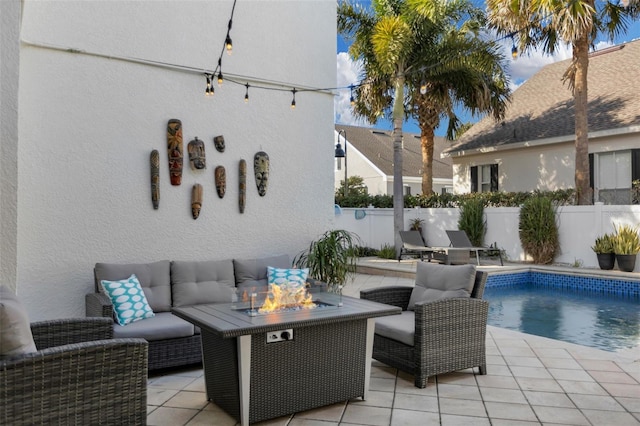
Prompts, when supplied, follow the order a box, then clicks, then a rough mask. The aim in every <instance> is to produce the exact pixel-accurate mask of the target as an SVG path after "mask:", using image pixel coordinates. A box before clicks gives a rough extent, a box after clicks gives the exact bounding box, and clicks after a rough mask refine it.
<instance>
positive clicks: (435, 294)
mask: <svg viewBox="0 0 640 426" xmlns="http://www.w3.org/2000/svg"><path fill="white" fill-rule="evenodd" d="M475 278H476V267H475V266H474V265H438V264H435V263H430V262H418V263H417V265H416V285H415V287H414V288H413V291H412V292H411V298H410V299H409V306H408V308H407V309H409V310H413V307H414V305H415V304H416V303H420V302H432V301H434V300H439V299H447V298H452V297H470V296H471V291H472V290H473V285H474V282H475Z"/></svg>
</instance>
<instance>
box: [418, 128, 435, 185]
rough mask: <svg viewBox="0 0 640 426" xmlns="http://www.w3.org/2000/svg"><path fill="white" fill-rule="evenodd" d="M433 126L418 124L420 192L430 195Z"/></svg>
mask: <svg viewBox="0 0 640 426" xmlns="http://www.w3.org/2000/svg"><path fill="white" fill-rule="evenodd" d="M433 139H434V131H433V127H431V126H428V125H426V124H423V125H421V126H420V147H421V148H422V193H423V194H424V195H431V193H432V192H433V143H434V140H433Z"/></svg>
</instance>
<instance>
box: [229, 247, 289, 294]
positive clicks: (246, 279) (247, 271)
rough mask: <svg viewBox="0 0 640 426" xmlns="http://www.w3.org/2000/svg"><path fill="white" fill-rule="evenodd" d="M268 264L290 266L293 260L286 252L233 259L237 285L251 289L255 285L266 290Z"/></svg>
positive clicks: (277, 266) (278, 266) (282, 266)
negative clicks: (269, 255)
mask: <svg viewBox="0 0 640 426" xmlns="http://www.w3.org/2000/svg"><path fill="white" fill-rule="evenodd" d="M267 266H273V267H274V268H290V267H291V260H290V259H289V256H288V255H286V254H282V255H279V256H272V257H263V258H260V259H233V268H234V271H235V277H236V287H238V288H240V289H249V288H252V287H255V288H256V289H257V290H258V291H264V289H266V287H267Z"/></svg>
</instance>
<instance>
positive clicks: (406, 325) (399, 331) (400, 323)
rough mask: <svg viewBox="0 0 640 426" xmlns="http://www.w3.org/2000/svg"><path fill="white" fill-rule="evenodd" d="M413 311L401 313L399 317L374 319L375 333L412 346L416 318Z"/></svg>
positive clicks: (389, 316)
mask: <svg viewBox="0 0 640 426" xmlns="http://www.w3.org/2000/svg"><path fill="white" fill-rule="evenodd" d="M415 315H416V314H415V312H413V311H403V312H402V313H401V314H400V315H388V316H385V317H380V318H376V330H375V333H376V334H379V335H381V336H384V337H386V338H389V339H393V340H396V341H398V342H402V343H404V344H405V345H409V346H413V344H414V335H415V331H416V316H415Z"/></svg>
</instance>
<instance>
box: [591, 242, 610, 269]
mask: <svg viewBox="0 0 640 426" xmlns="http://www.w3.org/2000/svg"><path fill="white" fill-rule="evenodd" d="M613 242H614V236H613V235H611V234H604V235H602V236H601V237H597V238H596V241H595V244H594V245H593V246H592V247H591V250H593V251H594V252H595V253H596V256H597V257H598V265H600V269H606V270H609V269H613V265H614V264H615V262H616V255H615V253H614V250H613Z"/></svg>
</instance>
